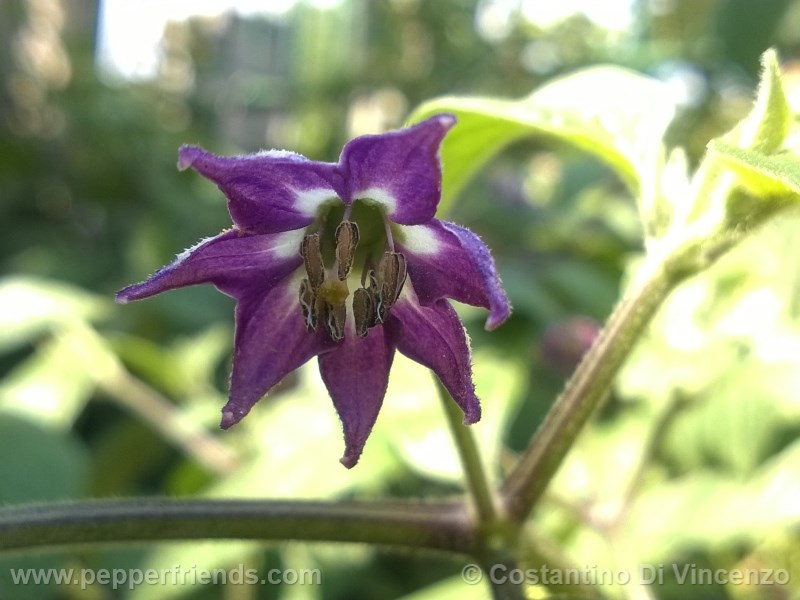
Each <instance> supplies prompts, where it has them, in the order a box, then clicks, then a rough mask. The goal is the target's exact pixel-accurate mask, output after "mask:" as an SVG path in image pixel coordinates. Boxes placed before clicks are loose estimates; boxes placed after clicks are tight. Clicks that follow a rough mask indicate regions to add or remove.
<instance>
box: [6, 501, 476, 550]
mask: <svg viewBox="0 0 800 600" xmlns="http://www.w3.org/2000/svg"><path fill="white" fill-rule="evenodd" d="M471 528H472V526H471V523H470V519H469V515H468V514H467V511H466V510H465V507H464V506H463V504H462V503H455V502H442V503H432V502H427V503H421V502H420V503H412V502H406V503H400V502H394V503H380V504H377V503H368V502H337V503H334V502H295V501H250V500H206V499H189V500H185V499H167V498H138V499H126V500H92V501H82V502H70V503H62V504H40V505H23V506H7V507H2V508H0V553H2V552H10V551H29V550H34V549H53V548H58V547H64V546H87V545H96V544H104V543H112V542H113V543H120V542H154V541H176V540H193V539H218V540H221V539H249V540H264V541H271V540H305V541H320V542H357V543H367V544H374V545H383V546H394V547H403V548H410V549H430V550H444V551H450V552H454V553H460V554H473V553H475V552H476V549H477V543H476V540H475V538H474V535H473V532H472V530H471Z"/></svg>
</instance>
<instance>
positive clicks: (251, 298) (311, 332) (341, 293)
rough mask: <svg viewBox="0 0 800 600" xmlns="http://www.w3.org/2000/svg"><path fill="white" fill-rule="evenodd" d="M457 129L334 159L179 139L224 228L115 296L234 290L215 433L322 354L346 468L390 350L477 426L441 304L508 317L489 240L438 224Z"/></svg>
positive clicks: (461, 346) (366, 144)
mask: <svg viewBox="0 0 800 600" xmlns="http://www.w3.org/2000/svg"><path fill="white" fill-rule="evenodd" d="M455 122H456V119H455V117H454V116H452V115H446V114H443V115H437V116H434V117H431V118H429V119H428V120H426V121H423V122H421V123H419V124H417V125H414V126H412V127H409V128H406V129H402V130H398V131H392V132H389V133H385V134H381V135H364V136H361V137H358V138H355V139H353V140H351V141H350V142H349V143H348V144H347V145H345V147H344V149H343V150H342V153H341V156H340V158H339V162H338V163H326V162H316V161H312V160H309V159H307V158H305V157H303V156H300V155H298V154H295V153H293V152H287V151H279V150H270V151H262V152H259V153H256V154H250V155H245V156H235V157H222V156H215V155H214V154H211V153H210V152H207V151H205V150H203V149H202V148H199V147H196V146H183V147H181V148H180V151H179V160H178V167H179V168H180V169H181V170H183V169H187V168H189V167H191V168H193V169H194V170H195V171H197V172H198V173H200V174H201V175H203V176H204V177H206V178H208V179H210V180H211V181H213V182H214V183H216V184H217V186H218V187H219V188H220V190H222V192H223V193H224V194H225V196H226V198H227V201H228V210H229V212H230V215H231V218H232V220H233V227H232V228H231V229H228V230H226V231H223V232H222V233H220V234H219V235H217V236H214V237H211V238H208V239H205V240H203V241H201V242H200V243H198V244H197V245H195V246H194V247H192V248H189V249H188V250H186V251H184V252H183V253H181V254H180V255H178V257H177V258H176V259H175V261H174V262H172V263H171V264H170V265H168V266H166V267H163V268H162V269H160V270H158V271H157V272H156V273H155V274H153V275H152V276H151V277H150V278H149V279H147V280H146V281H144V282H142V283H138V284H135V285H131V286H129V287H126V288H125V289H123V290H121V291H120V292H119V293H118V294H117V297H116V298H117V301H118V302H120V303H126V302H128V301H130V300H140V299H142V298H147V297H150V296H153V295H155V294H159V293H161V292H163V291H166V290H170V289H174V288H179V287H183V286H188V285H194V284H199V283H211V284H213V285H215V286H216V287H217V288H218V289H219V290H220V291H222V292H223V293H225V294H227V295H229V296H232V297H233V298H235V299H236V302H237V304H236V317H235V320H236V332H235V336H234V350H233V365H232V370H231V377H230V395H229V400H228V402H227V404H225V406H224V407H223V409H222V422H221V427H222V428H223V429H227V428H229V427H231V426H232V425H235V424H236V423H238V422H239V421H240V420H241V419H242V418H243V417H244V416H245V415H246V414H247V413H248V412H249V411H250V409H251V408H252V407H253V405H254V404H255V403H256V402H258V400H260V399H261V398H262V397H263V396H264V395H265V394H266V393H267V392H268V391H269V390H270V388H272V387H273V386H274V385H275V384H277V383H278V382H279V381H280V380H281V379H282V378H283V377H284V376H285V375H287V374H288V373H290V372H291V371H293V370H294V369H297V368H298V367H300V366H301V365H302V364H304V363H305V362H306V361H308V360H310V359H311V358H313V357H314V356H318V357H319V359H318V360H319V370H320V373H321V375H322V379H323V381H324V383H325V385H326V387H327V389H328V392H329V393H330V395H331V398H332V400H333V404H334V406H335V408H336V411H337V412H338V414H339V416H340V418H341V421H342V425H343V429H344V439H345V452H344V456H343V457H342V459H341V462H342V464H344V465H345V466H346V467H348V468H350V467H353V466H354V465H355V464H356V462H357V461H358V459H359V457H360V455H361V452H362V449H363V448H364V444H365V443H366V441H367V437H368V436H369V434H370V431H371V430H372V427H373V425H374V423H375V420H376V419H377V416H378V411H379V409H380V407H381V403H382V402H383V397H384V395H385V393H386V388H387V385H388V381H389V370H390V368H391V366H392V359H393V358H394V354H395V351H396V350H399V351H400V352H401V353H402V354H405V355H406V356H408V357H409V358H411V359H412V360H415V361H417V362H419V363H421V364H422V365H424V366H426V367H428V368H430V369H431V370H433V371H434V373H436V375H437V376H438V377H439V380H440V381H441V382H442V384H443V385H444V387H445V388H446V389H447V391H448V392H449V393H450V394H451V396H452V397H453V399H454V400H455V401H456V402H457V403H458V405H459V406H460V407H461V409H462V410H463V412H464V422H465V423H466V424H471V423H475V422H476V421H478V420H479V419H480V415H481V410H480V404H479V401H478V398H477V397H476V396H475V388H474V385H473V382H472V367H471V363H470V346H469V340H468V337H467V335H466V332H465V331H464V328H463V326H462V324H461V322H460V320H459V318H458V316H457V315H456V312H455V311H454V310H453V307H452V306H451V305H450V303H449V302H448V300H447V299H448V298H450V299H453V300H457V301H459V302H464V303H467V304H471V305H474V306H481V307H484V308H486V309H488V311H489V314H488V318H487V321H486V328H487V329H494V328H495V327H497V326H498V325H500V324H501V323H502V322H503V321H505V320H506V319H507V318H508V316H509V313H510V306H509V303H508V299H507V298H506V295H505V292H504V291H503V288H502V286H501V283H500V280H499V278H498V276H497V272H496V270H495V265H494V261H493V260H492V257H491V255H490V254H489V250H488V249H487V247H486V246H485V245H484V244H483V242H482V241H481V240H480V239H479V238H478V237H477V236H476V235H475V234H474V233H472V232H471V231H469V230H468V229H465V228H463V227H460V226H458V225H455V224H453V223H448V222H446V221H440V220H438V219H436V218H434V214H435V213H436V207H437V205H438V203H439V199H440V196H441V182H442V177H441V175H442V172H441V163H440V159H439V146H440V144H441V142H442V139H443V138H444V136H445V135H446V133H447V131H448V130H449V129H450V128H451V127H452V126H453V125H454V124H455Z"/></svg>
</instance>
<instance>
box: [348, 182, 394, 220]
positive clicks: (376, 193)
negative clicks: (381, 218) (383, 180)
mask: <svg viewBox="0 0 800 600" xmlns="http://www.w3.org/2000/svg"><path fill="white" fill-rule="evenodd" d="M353 200H374V201H375V202H377V203H378V204H381V205H383V207H384V209H385V210H386V213H387V214H389V215H391V214H392V213H393V212H394V209H395V208H396V207H397V199H396V198H395V197H394V196H392V195H391V194H390V193H389V192H387V191H386V190H384V189H383V188H375V187H372V188H367V189H366V190H364V191H363V192H358V193H357V194H353Z"/></svg>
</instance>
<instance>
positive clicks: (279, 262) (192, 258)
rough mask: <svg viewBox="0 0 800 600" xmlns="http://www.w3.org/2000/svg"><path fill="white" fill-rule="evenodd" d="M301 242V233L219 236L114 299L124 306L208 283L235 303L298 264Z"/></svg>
mask: <svg viewBox="0 0 800 600" xmlns="http://www.w3.org/2000/svg"><path fill="white" fill-rule="evenodd" d="M301 239H302V231H300V232H294V231H289V232H285V233H276V234H264V235H252V234H242V233H241V232H240V231H237V230H229V231H224V232H223V233H221V234H219V235H218V236H216V237H213V238H209V239H206V240H203V241H202V242H200V243H199V244H197V245H196V246H194V247H192V248H189V249H188V250H185V251H184V252H182V253H181V254H179V255H178V257H177V258H176V259H175V260H174V261H173V262H172V264H170V265H167V266H166V267H163V268H161V269H159V270H158V271H156V272H155V273H154V274H153V275H152V276H150V277H149V278H148V279H147V280H146V281H143V282H142V283H136V284H134V285H130V286H128V287H126V288H125V289H123V290H120V291H119V292H118V293H117V297H116V300H117V302H119V303H122V304H124V303H126V302H128V301H130V300H141V299H142V298H148V297H150V296H154V295H155V294H160V293H161V292H164V291H166V290H171V289H175V288H179V287H184V286H187V285H195V284H198V283H213V284H214V285H216V286H217V287H218V288H219V289H220V290H222V291H223V292H225V293H226V294H228V295H229V296H234V297H237V298H240V297H242V296H244V295H245V294H246V293H247V292H248V291H249V290H252V289H255V288H258V289H261V290H263V289H265V288H266V289H269V288H271V287H272V286H273V285H275V283H277V282H278V281H279V280H280V279H282V278H283V277H286V276H287V275H288V274H289V273H291V272H292V271H294V270H295V269H297V268H298V267H299V266H300V265H301V264H302V258H301V257H300V253H299V248H300V240H301Z"/></svg>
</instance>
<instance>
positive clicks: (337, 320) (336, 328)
mask: <svg viewBox="0 0 800 600" xmlns="http://www.w3.org/2000/svg"><path fill="white" fill-rule="evenodd" d="M346 318H347V307H346V305H345V304H344V302H342V303H341V304H327V303H326V304H325V329H327V330H328V334H329V335H330V336H331V339H332V340H333V341H334V342H339V341H341V340H343V339H344V323H345V319H346Z"/></svg>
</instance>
